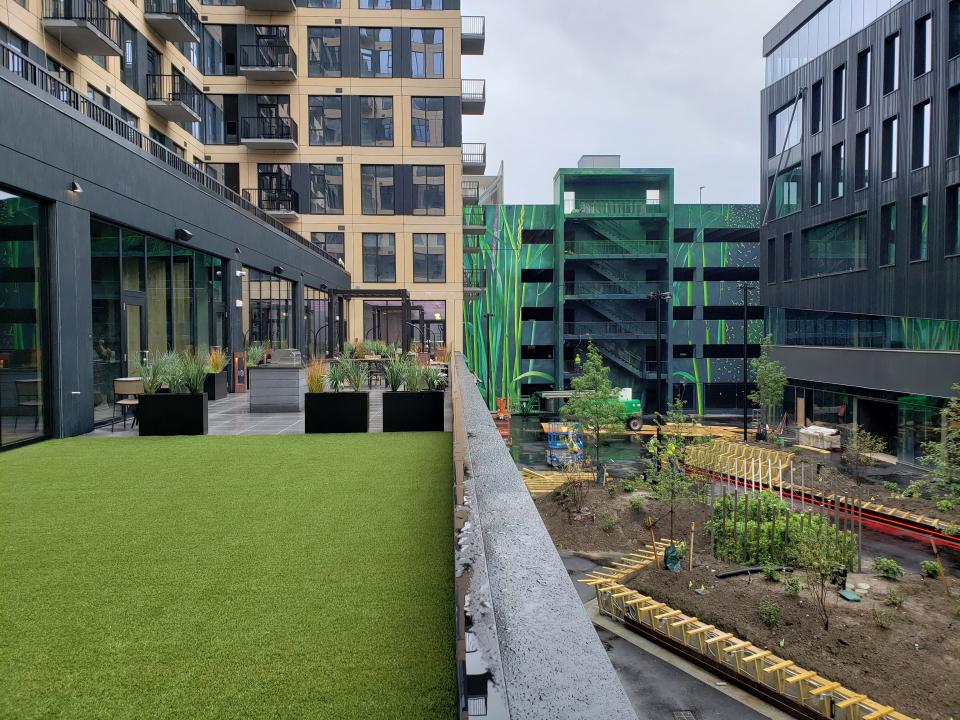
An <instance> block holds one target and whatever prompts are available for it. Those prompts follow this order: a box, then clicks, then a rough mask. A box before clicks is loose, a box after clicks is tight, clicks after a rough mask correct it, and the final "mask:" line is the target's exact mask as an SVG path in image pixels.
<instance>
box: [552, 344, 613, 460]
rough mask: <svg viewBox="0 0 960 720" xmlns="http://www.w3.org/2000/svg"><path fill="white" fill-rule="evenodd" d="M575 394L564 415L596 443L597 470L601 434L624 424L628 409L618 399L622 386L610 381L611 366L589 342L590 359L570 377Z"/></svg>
mask: <svg viewBox="0 0 960 720" xmlns="http://www.w3.org/2000/svg"><path fill="white" fill-rule="evenodd" d="M570 387H571V389H572V390H573V396H572V397H571V398H570V399H569V400H567V403H566V405H564V406H563V411H562V413H563V416H564V417H565V418H567V419H568V420H572V421H573V422H577V423H579V424H580V431H581V432H582V433H583V436H584V437H585V438H589V439H590V441H591V442H592V443H593V446H594V449H595V450H594V459H595V471H596V472H599V470H600V446H601V435H602V434H603V431H604V430H616V429H618V428H622V427H623V425H624V423H625V422H626V419H627V414H626V410H625V409H624V407H623V403H621V402H620V401H619V399H618V395H619V394H620V390H619V388H615V387H613V384H612V383H611V382H610V368H608V367H606V366H605V365H604V364H603V359H602V358H601V357H600V353H599V352H598V351H597V348H596V347H594V345H593V343H592V342H591V343H590V344H589V345H588V346H587V359H586V361H585V362H584V363H583V365H582V366H581V373H580V375H578V376H576V377H575V378H573V379H572V380H571V381H570Z"/></svg>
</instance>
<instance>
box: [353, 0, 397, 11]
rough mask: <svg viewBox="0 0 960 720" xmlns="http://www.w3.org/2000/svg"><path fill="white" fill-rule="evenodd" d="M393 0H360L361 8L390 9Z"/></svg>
mask: <svg viewBox="0 0 960 720" xmlns="http://www.w3.org/2000/svg"><path fill="white" fill-rule="evenodd" d="M392 7H393V0H360V9H361V10H390V9H391V8H392Z"/></svg>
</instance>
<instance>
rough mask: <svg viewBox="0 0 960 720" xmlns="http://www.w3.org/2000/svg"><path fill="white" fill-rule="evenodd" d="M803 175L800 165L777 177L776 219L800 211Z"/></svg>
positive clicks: (775, 196) (775, 195)
mask: <svg viewBox="0 0 960 720" xmlns="http://www.w3.org/2000/svg"><path fill="white" fill-rule="evenodd" d="M802 181H803V173H802V172H801V168H800V166H799V165H794V166H793V167H791V168H787V169H786V170H784V171H783V172H782V173H780V174H779V175H777V179H776V182H775V186H774V212H775V214H774V217H778V218H779V217H783V216H784V215H790V214H792V213H795V212H799V211H800V183H801V182H802Z"/></svg>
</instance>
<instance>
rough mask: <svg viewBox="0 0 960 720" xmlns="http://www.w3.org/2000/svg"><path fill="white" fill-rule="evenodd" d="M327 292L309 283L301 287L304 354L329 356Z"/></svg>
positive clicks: (307, 355)
mask: <svg viewBox="0 0 960 720" xmlns="http://www.w3.org/2000/svg"><path fill="white" fill-rule="evenodd" d="M328 300H329V298H328V297H327V294H326V293H325V292H323V291H322V290H317V289H316V288H312V287H310V286H309V285H305V286H304V288H303V325H304V345H306V347H305V348H304V355H305V356H306V357H311V358H313V357H315V358H325V357H327V356H329V355H330V354H331V353H330V347H329V343H328V342H327V338H328V329H329V328H328V323H329V315H328V309H329V305H328Z"/></svg>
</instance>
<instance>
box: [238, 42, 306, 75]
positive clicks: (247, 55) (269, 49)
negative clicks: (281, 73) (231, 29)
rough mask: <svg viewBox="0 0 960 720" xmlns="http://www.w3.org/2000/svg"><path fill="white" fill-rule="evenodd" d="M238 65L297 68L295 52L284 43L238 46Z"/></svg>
mask: <svg viewBox="0 0 960 720" xmlns="http://www.w3.org/2000/svg"><path fill="white" fill-rule="evenodd" d="M240 67H253V68H278V69H286V68H290V69H291V70H296V69H297V54H296V53H295V52H294V51H293V48H292V47H290V46H289V45H287V44H286V43H263V42H261V43H257V44H256V45H241V46H240Z"/></svg>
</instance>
